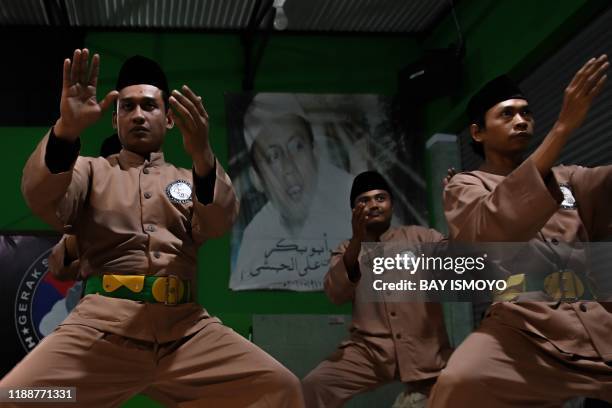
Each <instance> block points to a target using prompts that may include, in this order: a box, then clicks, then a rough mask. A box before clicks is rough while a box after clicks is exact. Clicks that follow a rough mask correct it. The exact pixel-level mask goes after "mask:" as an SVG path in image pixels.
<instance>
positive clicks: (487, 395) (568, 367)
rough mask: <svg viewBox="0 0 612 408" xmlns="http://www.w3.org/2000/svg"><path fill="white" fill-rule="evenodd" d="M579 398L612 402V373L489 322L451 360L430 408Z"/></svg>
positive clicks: (510, 406)
mask: <svg viewBox="0 0 612 408" xmlns="http://www.w3.org/2000/svg"><path fill="white" fill-rule="evenodd" d="M610 341H612V334H611V338H610ZM577 396H590V397H595V398H598V399H601V400H607V401H612V367H611V366H609V365H607V364H606V363H604V362H603V361H602V360H600V359H585V358H581V357H579V356H575V355H573V354H567V353H563V352H561V351H560V350H559V349H557V348H555V346H553V345H552V344H551V343H550V342H548V341H547V340H546V339H543V338H541V337H539V336H535V335H533V334H530V333H527V332H523V331H520V330H518V329H515V328H513V327H510V326H505V325H503V324H502V323H501V322H499V321H498V320H496V319H494V318H486V319H485V320H484V321H483V323H482V326H481V328H479V329H478V330H476V331H475V332H474V333H472V334H471V335H470V336H468V337H467V339H465V341H464V342H463V343H462V344H461V345H460V346H459V348H457V350H456V351H455V353H454V354H453V355H452V356H451V358H450V360H449V362H448V365H447V366H446V368H445V369H444V370H442V374H440V377H439V378H438V381H437V383H436V385H435V386H434V388H433V390H432V394H431V396H430V398H429V403H428V405H427V406H428V407H429V408H473V407H494V408H506V407H507V408H517V407H538V408H546V407H561V406H562V404H563V403H564V401H566V400H569V399H571V398H573V397H577Z"/></svg>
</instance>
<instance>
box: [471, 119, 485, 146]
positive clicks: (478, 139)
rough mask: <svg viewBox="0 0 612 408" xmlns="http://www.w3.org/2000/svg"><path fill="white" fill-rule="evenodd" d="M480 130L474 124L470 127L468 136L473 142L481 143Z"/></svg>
mask: <svg viewBox="0 0 612 408" xmlns="http://www.w3.org/2000/svg"><path fill="white" fill-rule="evenodd" d="M482 133H483V131H482V129H481V127H480V126H478V125H477V124H475V123H472V124H471V125H470V135H471V136H472V139H473V140H474V141H475V142H478V143H482Z"/></svg>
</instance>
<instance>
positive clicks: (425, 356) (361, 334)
mask: <svg viewBox="0 0 612 408" xmlns="http://www.w3.org/2000/svg"><path fill="white" fill-rule="evenodd" d="M442 238H443V237H442V235H440V233H438V232H437V231H435V230H433V229H426V228H423V227H419V226H404V227H399V228H390V229H389V230H387V231H386V232H385V233H384V234H383V235H382V236H381V238H380V240H381V242H383V243H384V242H393V241H401V242H406V243H432V242H439V241H440V240H442ZM347 246H348V241H346V242H344V243H342V244H341V245H340V246H339V247H338V249H336V250H335V251H334V252H333V253H332V259H331V263H330V268H329V271H328V272H327V275H326V276H325V293H326V294H327V296H328V297H329V298H330V300H331V301H332V302H334V303H336V304H342V303H345V302H348V301H352V304H353V320H352V324H351V329H350V332H351V337H350V340H348V341H345V342H343V343H341V344H340V346H339V348H338V350H337V352H336V353H335V354H333V355H332V356H330V357H329V358H328V359H327V360H325V361H323V362H322V363H321V364H319V365H318V366H317V367H316V368H315V369H314V370H313V371H311V372H310V373H309V374H308V375H307V376H306V377H305V378H304V379H303V380H302V385H303V387H304V398H305V400H306V406H307V407H308V408H311V407H321V408H323V407H325V408H333V407H339V406H342V404H343V403H345V402H346V401H348V400H349V399H350V398H351V397H353V396H354V395H356V394H358V393H360V392H364V391H368V390H371V389H374V388H376V387H378V386H381V385H383V384H385V383H388V382H391V381H394V380H400V381H402V382H404V383H413V384H412V385H414V387H415V388H414V390H415V391H426V390H424V389H423V388H420V386H423V387H425V388H427V387H428V386H430V385H431V383H432V382H433V380H434V379H435V377H437V376H438V375H439V373H440V370H441V369H442V368H443V367H444V365H445V364H446V361H447V359H448V356H449V355H450V352H451V350H450V346H449V343H448V336H447V334H446V329H445V326H444V318H443V314H442V306H441V305H440V304H437V303H418V302H411V303H408V302H401V303H400V302H385V301H384V297H383V301H382V302H371V301H368V300H366V299H362V298H360V297H365V293H366V292H365V291H361V290H358V286H359V285H360V284H363V283H364V282H365V284H368V283H369V282H371V281H370V280H368V279H363V278H362V279H360V281H359V282H358V283H354V282H351V281H350V280H349V278H348V273H347V270H346V267H345V265H344V260H343V256H344V252H345V251H346V248H347ZM362 256H363V253H360V255H359V257H360V259H361V258H362ZM409 385H410V384H409Z"/></svg>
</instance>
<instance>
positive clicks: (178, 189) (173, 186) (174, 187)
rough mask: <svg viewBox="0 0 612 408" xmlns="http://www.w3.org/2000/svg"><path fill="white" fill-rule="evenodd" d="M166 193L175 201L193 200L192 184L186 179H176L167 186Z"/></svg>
mask: <svg viewBox="0 0 612 408" xmlns="http://www.w3.org/2000/svg"><path fill="white" fill-rule="evenodd" d="M166 195H167V196H168V198H169V199H170V201H172V202H174V203H186V202H189V201H191V184H189V182H187V181H185V180H176V181H173V182H172V183H170V184H168V186H167V187H166Z"/></svg>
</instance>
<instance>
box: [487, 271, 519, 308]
mask: <svg viewBox="0 0 612 408" xmlns="http://www.w3.org/2000/svg"><path fill="white" fill-rule="evenodd" d="M523 292H525V274H524V273H517V274H515V275H510V276H509V277H508V278H506V289H504V290H501V291H495V293H494V295H493V300H494V301H495V302H510V301H513V300H516V298H517V297H518V295H520V294H521V293H523Z"/></svg>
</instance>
